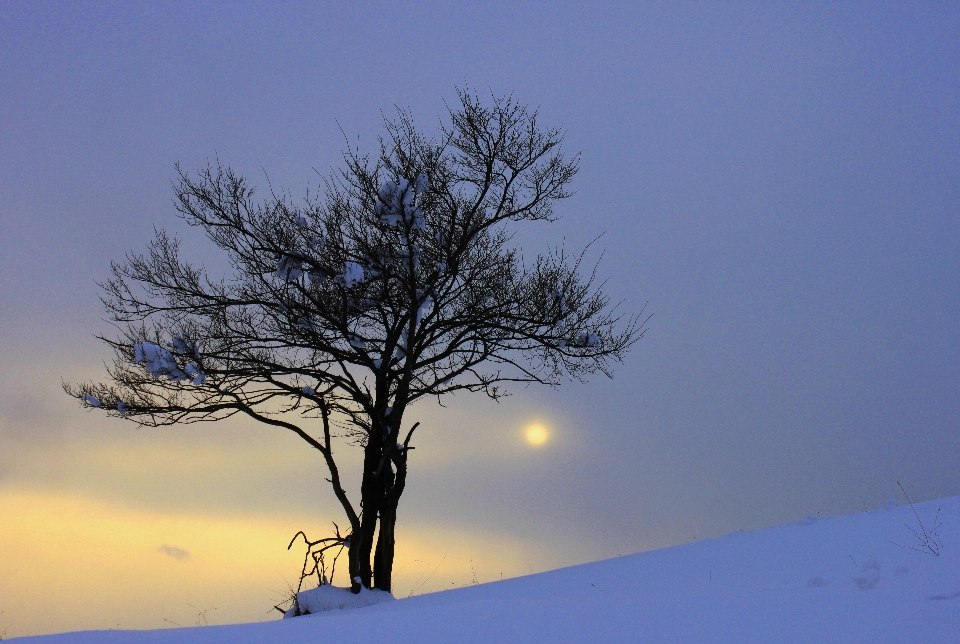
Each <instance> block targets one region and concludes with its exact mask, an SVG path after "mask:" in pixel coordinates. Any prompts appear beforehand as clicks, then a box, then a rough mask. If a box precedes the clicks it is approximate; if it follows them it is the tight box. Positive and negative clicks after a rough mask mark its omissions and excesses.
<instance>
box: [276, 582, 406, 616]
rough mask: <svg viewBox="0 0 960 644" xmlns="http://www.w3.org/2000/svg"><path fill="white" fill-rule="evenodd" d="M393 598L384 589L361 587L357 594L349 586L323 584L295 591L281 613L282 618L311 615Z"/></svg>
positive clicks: (370, 604)
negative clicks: (310, 588) (284, 610)
mask: <svg viewBox="0 0 960 644" xmlns="http://www.w3.org/2000/svg"><path fill="white" fill-rule="evenodd" d="M393 599H394V597H393V595H391V594H390V593H388V592H387V591H385V590H370V589H368V588H361V589H360V592H359V593H358V594H354V593H353V592H352V591H351V590H350V589H349V588H340V587H338V586H331V585H330V584H324V585H323V586H320V587H318V588H314V589H313V590H304V591H302V592H299V593H297V601H296V602H294V604H293V606H292V607H291V608H290V609H289V610H287V612H285V613H284V614H283V618H284V619H286V618H288V617H299V616H300V615H312V614H313V613H323V612H325V611H328V610H342V609H344V608H363V607H364V606H372V605H373V604H380V603H382V602H389V601H393Z"/></svg>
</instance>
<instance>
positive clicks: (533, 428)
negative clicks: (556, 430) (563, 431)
mask: <svg viewBox="0 0 960 644" xmlns="http://www.w3.org/2000/svg"><path fill="white" fill-rule="evenodd" d="M523 434H524V436H525V437H526V439H527V442H528V443H530V444H531V445H533V446H539V445H543V444H544V443H546V442H547V438H549V436H550V433H549V432H548V431H547V428H546V427H544V426H543V425H540V424H539V423H535V424H533V425H528V426H527V428H526V429H525V430H524V432H523Z"/></svg>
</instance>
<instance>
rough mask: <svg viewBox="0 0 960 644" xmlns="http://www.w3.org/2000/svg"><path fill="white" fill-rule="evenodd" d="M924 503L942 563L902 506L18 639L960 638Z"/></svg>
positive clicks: (947, 522) (953, 515)
mask: <svg viewBox="0 0 960 644" xmlns="http://www.w3.org/2000/svg"><path fill="white" fill-rule="evenodd" d="M915 508H916V511H917V513H918V514H919V516H920V518H921V519H922V521H923V522H924V525H926V526H927V528H928V529H929V528H931V527H932V525H933V519H934V516H935V515H936V512H937V509H938V508H939V509H940V513H939V517H940V527H939V529H938V535H939V537H940V541H941V542H942V548H940V551H941V555H940V556H938V557H937V556H933V555H931V554H925V553H922V552H918V551H916V550H911V549H908V548H906V547H903V546H900V545H896V544H895V543H893V542H896V543H899V544H903V545H905V546H912V545H918V543H917V540H916V538H915V537H914V536H913V535H912V534H911V533H910V531H909V529H908V527H907V526H909V527H910V528H913V529H917V530H919V526H918V524H917V518H916V516H914V513H913V510H911V508H910V507H909V506H901V507H898V508H893V509H882V510H877V511H874V512H868V513H864V514H858V515H850V516H843V517H832V518H826V519H819V520H817V519H810V520H808V521H804V522H800V523H797V524H792V525H787V526H781V527H777V528H769V529H766V530H761V531H757V532H753V533H735V534H731V535H728V536H726V537H722V538H719V539H714V540H710V541H703V542H699V543H692V544H687V545H684V546H678V547H674V548H668V549H665V550H659V551H654V552H647V553H643V554H639V555H632V556H628V557H620V558H617V559H610V560H607V561H601V562H597V563H592V564H585V565H582V566H575V567H572V568H565V569H562V570H555V571H552V572H547V573H542V574H539V575H531V576H528V577H520V578H516V579H510V580H506V581H501V582H495V583H490V584H483V585H479V586H472V587H468V588H461V589H457V590H450V591H446V592H441V593H435V594H432V595H422V596H419V597H414V598H411V599H402V600H399V601H392V602H387V603H383V604H378V605H375V606H369V607H365V608H358V609H353V610H337V611H331V612H329V613H321V614H316V615H309V616H305V617H298V618H293V619H286V620H283V621H277V622H270V623H261V624H248V625H232V626H209V627H201V628H184V629H169V630H158V631H98V632H83V633H65V634H61V635H48V636H42V637H36V638H23V639H22V640H18V641H23V642H25V643H26V642H27V641H29V642H30V643H31V644H41V643H43V644H47V643H49V644H94V643H97V644H99V643H101V642H102V643H105V644H172V643H174V642H177V643H180V642H183V643H189V644H193V643H196V644H201V643H202V644H246V643H253V642H257V643H268V644H273V643H276V644H298V643H301V642H303V643H307V642H310V643H318V642H336V643H337V644H354V643H356V644H360V643H361V642H364V643H369V642H402V643H407V642H410V643H413V642H418V643H419V642H465V643H472V642H478V643H479V642H698V643H712V642H778V643H779V642H870V643H871V644H873V643H878V642H897V643H909V642H924V643H929V642H960V497H954V498H950V499H943V500H940V501H933V502H929V503H924V504H918V505H916V506H915ZM905 524H906V525H905ZM51 609H52V610H55V607H54V606H51Z"/></svg>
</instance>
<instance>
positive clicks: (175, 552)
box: [157, 544, 190, 561]
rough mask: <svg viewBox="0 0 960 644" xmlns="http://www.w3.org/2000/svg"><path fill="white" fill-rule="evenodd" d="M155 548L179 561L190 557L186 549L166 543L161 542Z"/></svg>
mask: <svg viewBox="0 0 960 644" xmlns="http://www.w3.org/2000/svg"><path fill="white" fill-rule="evenodd" d="M157 550H158V551H159V552H162V553H163V554H165V555H170V556H171V557H173V558H174V559H177V560H179V561H183V560H185V559H189V558H190V553H189V552H188V551H186V550H184V549H183V548H178V547H177V546H168V545H167V544H163V545H162V546H160V547H159V548H157Z"/></svg>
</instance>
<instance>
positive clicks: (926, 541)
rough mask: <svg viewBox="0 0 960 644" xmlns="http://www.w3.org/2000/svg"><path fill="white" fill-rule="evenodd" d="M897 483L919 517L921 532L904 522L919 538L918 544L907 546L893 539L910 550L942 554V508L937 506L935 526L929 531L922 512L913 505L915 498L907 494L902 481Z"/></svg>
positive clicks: (897, 544)
mask: <svg viewBox="0 0 960 644" xmlns="http://www.w3.org/2000/svg"><path fill="white" fill-rule="evenodd" d="M897 485H898V486H899V487H900V491H901V492H903V495H904V496H905V497H907V503H909V504H910V509H911V510H913V516H915V517H916V519H917V524H918V525H919V526H920V530H919V532H918V531H917V530H914V529H913V528H911V527H910V526H908V525H907V524H906V523H904V524H903V527H905V528H906V529H907V530H909V531H910V532H911V534H913V536H914V537H916V538H917V541H918V543H917V545H916V546H906V545H903V544H902V543H897V542H896V541H891V542H890V543H892V544H893V545H895V546H900V547H901V548H907V549H908V550H916V551H917V552H922V553H925V554H928V555H933V556H934V557H939V556H940V550H941V548H943V543H942V542H941V541H940V535H939V534H937V531H938V530H939V529H940V508H937V513H936V514H935V515H934V517H933V527H932V528H931V529H930V530H929V531H927V528H926V526H924V525H923V521H922V520H921V519H920V513H919V512H917V508H916V507H914V505H913V500H912V499H911V498H910V495H909V494H907V491H906V490H905V489H903V486H902V485H900V481H897Z"/></svg>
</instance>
